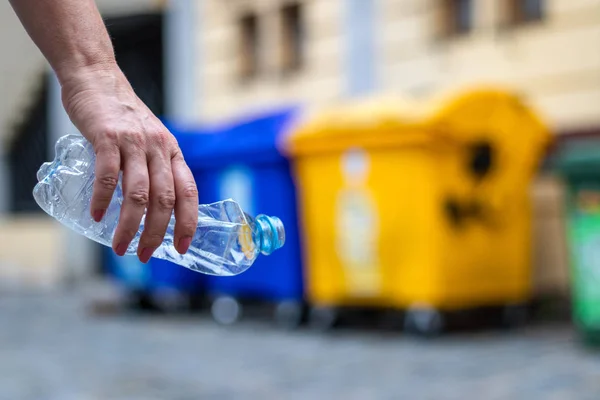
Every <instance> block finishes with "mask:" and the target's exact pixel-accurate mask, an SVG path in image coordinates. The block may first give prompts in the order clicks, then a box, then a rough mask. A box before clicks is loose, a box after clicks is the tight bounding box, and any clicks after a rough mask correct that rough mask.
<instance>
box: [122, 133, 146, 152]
mask: <svg viewBox="0 0 600 400" xmlns="http://www.w3.org/2000/svg"><path fill="white" fill-rule="evenodd" d="M126 140H127V142H129V144H131V145H133V146H135V147H137V148H143V147H144V145H145V137H144V134H143V133H141V132H136V131H132V132H128V133H127V135H126Z"/></svg>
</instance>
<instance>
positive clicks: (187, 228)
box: [179, 219, 198, 235]
mask: <svg viewBox="0 0 600 400" xmlns="http://www.w3.org/2000/svg"><path fill="white" fill-rule="evenodd" d="M179 225H180V227H181V232H182V234H183V235H192V234H193V233H194V232H196V228H197V226H198V221H197V220H194V219H186V220H183V221H180V222H179Z"/></svg>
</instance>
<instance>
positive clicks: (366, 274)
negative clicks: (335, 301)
mask: <svg viewBox="0 0 600 400" xmlns="http://www.w3.org/2000/svg"><path fill="white" fill-rule="evenodd" d="M336 214H337V215H336V236H337V238H336V239H337V252H338V256H339V258H340V261H341V262H342V265H343V266H344V272H345V278H346V283H347V285H348V290H349V291H350V293H351V294H353V295H358V296H374V295H377V294H379V293H380V292H381V274H380V268H379V257H378V244H379V221H378V213H377V207H376V205H375V201H374V200H373V198H372V197H371V194H370V193H369V192H368V191H367V190H366V189H344V190H342V191H341V192H340V193H339V195H338V201H337V207H336Z"/></svg>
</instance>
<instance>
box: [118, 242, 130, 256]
mask: <svg viewBox="0 0 600 400" xmlns="http://www.w3.org/2000/svg"><path fill="white" fill-rule="evenodd" d="M126 251H127V243H119V245H118V246H117V249H116V250H115V252H116V253H117V255H119V256H124V255H125V252H126Z"/></svg>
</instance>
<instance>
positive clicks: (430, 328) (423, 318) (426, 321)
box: [404, 307, 444, 337]
mask: <svg viewBox="0 0 600 400" xmlns="http://www.w3.org/2000/svg"><path fill="white" fill-rule="evenodd" d="M443 330H444V316H443V315H442V313H441V312H439V311H438V310H436V309H435V308H428V307H419V308H411V309H409V310H407V311H406V315H405V316H404V331H405V332H406V333H410V334H416V335H418V336H424V337H433V336H437V335H439V334H440V333H442V331H443Z"/></svg>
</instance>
